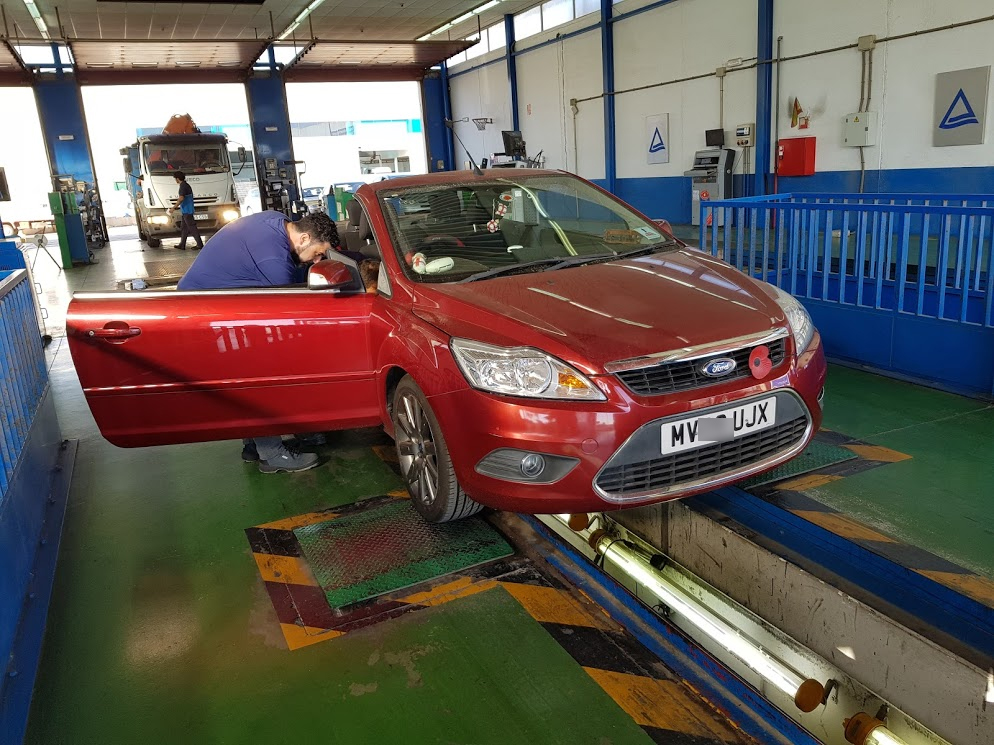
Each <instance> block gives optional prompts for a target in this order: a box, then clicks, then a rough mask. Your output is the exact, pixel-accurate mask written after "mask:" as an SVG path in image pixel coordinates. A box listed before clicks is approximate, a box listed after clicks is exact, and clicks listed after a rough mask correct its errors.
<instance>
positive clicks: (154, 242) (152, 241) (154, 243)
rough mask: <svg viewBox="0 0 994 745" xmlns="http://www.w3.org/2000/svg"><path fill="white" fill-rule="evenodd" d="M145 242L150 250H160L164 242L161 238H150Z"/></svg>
mask: <svg viewBox="0 0 994 745" xmlns="http://www.w3.org/2000/svg"><path fill="white" fill-rule="evenodd" d="M145 242H146V243H148V247H149V248H158V247H159V246H161V245H162V240H161V239H159V238H149V239H148V240H147V241H145Z"/></svg>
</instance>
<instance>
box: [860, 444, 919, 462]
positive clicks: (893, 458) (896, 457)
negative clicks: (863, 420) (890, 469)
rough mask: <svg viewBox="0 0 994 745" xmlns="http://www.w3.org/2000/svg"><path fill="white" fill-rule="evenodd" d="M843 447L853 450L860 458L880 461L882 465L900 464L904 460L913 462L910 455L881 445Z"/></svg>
mask: <svg viewBox="0 0 994 745" xmlns="http://www.w3.org/2000/svg"><path fill="white" fill-rule="evenodd" d="M843 447H844V448H846V449H847V450H852V451H853V452H854V453H856V455H858V456H859V457H860V458H865V459H866V460H878V461H881V462H882V463H900V462H901V461H902V460H911V456H910V455H906V454H904V453H899V452H897V451H896V450H891V449H890V448H885V447H881V446H880V445H843Z"/></svg>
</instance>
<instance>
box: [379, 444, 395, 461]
mask: <svg viewBox="0 0 994 745" xmlns="http://www.w3.org/2000/svg"><path fill="white" fill-rule="evenodd" d="M373 452H374V453H376V454H377V455H378V456H379V457H380V460H382V461H384V462H386V463H397V462H399V461H398V460H397V448H395V447H394V446H393V445H373Z"/></svg>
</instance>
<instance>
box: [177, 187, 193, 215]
mask: <svg viewBox="0 0 994 745" xmlns="http://www.w3.org/2000/svg"><path fill="white" fill-rule="evenodd" d="M179 196H180V203H179V211H180V212H181V213H183V214H184V215H192V214H193V187H192V186H190V185H189V184H188V183H186V181H180V182H179Z"/></svg>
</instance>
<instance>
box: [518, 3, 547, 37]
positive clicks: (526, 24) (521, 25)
mask: <svg viewBox="0 0 994 745" xmlns="http://www.w3.org/2000/svg"><path fill="white" fill-rule="evenodd" d="M541 30H542V8H540V7H538V6H536V7H534V8H532V9H531V10H526V11H525V12H524V13H520V14H518V15H516V16H515V17H514V36H515V38H516V39H519V40H520V39H527V38H528V37H529V36H534V35H535V34H537V33H538V32H540V31H541Z"/></svg>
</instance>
